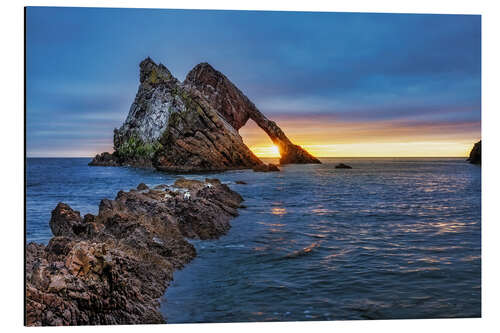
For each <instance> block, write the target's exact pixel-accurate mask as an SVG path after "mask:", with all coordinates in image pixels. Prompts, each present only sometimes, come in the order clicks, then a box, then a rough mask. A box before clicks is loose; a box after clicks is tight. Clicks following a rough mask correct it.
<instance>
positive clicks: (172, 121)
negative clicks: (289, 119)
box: [89, 58, 321, 172]
mask: <svg viewBox="0 0 500 333" xmlns="http://www.w3.org/2000/svg"><path fill="white" fill-rule="evenodd" d="M249 119H252V120H254V121H255V122H256V123H257V125H258V126H259V127H261V128H262V129H263V130H264V131H265V132H266V133H267V134H268V136H269V137H270V138H271V140H272V141H273V143H274V144H275V145H276V146H277V147H278V148H279V151H280V155H281V158H280V164H288V163H321V162H320V161H319V160H318V159H317V158H315V157H314V156H312V155H311V154H309V153H308V152H307V151H306V150H304V149H302V148H301V147H300V146H298V145H295V144H293V143H292V142H291V141H290V139H288V137H287V136H286V135H285V133H284V132H283V131H282V130H281V129H280V128H279V126H278V125H277V124H276V123H275V122H273V121H271V120H269V119H268V118H267V117H266V116H264V115H263V114H262V113H261V112H260V111H259V110H258V109H257V107H256V106H255V105H254V104H253V103H252V102H251V101H250V100H249V99H248V97H246V96H245V95H244V94H243V93H242V92H241V91H240V90H239V89H238V88H237V87H236V86H235V85H234V84H233V83H232V82H231V81H230V80H229V79H228V78H227V77H226V76H224V75H223V74H222V73H220V72H219V71H217V70H215V69H214V68H213V67H212V66H210V65H209V64H207V63H201V64H199V65H197V66H195V67H194V68H193V69H192V70H191V71H190V72H189V73H188V75H187V76H186V79H185V80H184V82H180V81H179V80H177V79H176V78H175V77H173V76H172V74H171V73H170V71H169V70H168V69H167V68H166V67H165V66H164V65H162V64H159V65H158V64H156V63H155V62H153V60H151V59H150V58H146V59H145V60H143V61H142V62H141V63H140V85H139V90H138V92H137V95H136V97H135V100H134V102H133V103H132V106H131V107H130V111H129V114H128V116H127V118H126V120H125V122H124V124H123V125H122V126H121V127H120V128H119V129H115V131H114V137H113V146H114V152H113V153H102V154H100V155H97V156H96V157H95V158H94V159H93V160H92V161H91V162H90V163H89V165H97V166H124V165H129V166H135V167H154V168H156V169H157V170H160V171H169V172H201V171H224V170H230V169H253V168H256V167H257V168H262V165H264V163H263V162H262V161H261V160H260V159H259V158H258V157H257V156H255V154H253V152H252V151H251V150H250V149H249V148H248V147H247V146H246V145H245V144H244V142H243V139H242V138H241V136H240V135H239V133H238V130H239V129H240V128H241V127H242V126H244V125H245V124H246V122H247V121H248V120H249Z"/></svg>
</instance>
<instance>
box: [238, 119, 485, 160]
mask: <svg viewBox="0 0 500 333" xmlns="http://www.w3.org/2000/svg"><path fill="white" fill-rule="evenodd" d="M277 124H278V125H279V126H281V128H282V129H283V131H285V133H286V134H287V136H288V138H289V139H290V140H292V142H293V143H295V144H298V145H300V146H301V147H302V148H304V149H306V150H307V151H308V152H309V153H311V154H313V155H314V156H316V157H466V156H468V154H469V152H470V150H471V149H472V146H473V143H474V142H476V141H478V140H479V139H480V137H479V136H478V135H477V133H479V132H480V129H479V128H480V124H478V123H450V124H449V125H448V126H443V125H442V124H440V127H439V129H436V128H435V126H433V125H432V124H427V125H426V126H424V125H422V126H411V127H409V126H403V125H401V124H400V125H399V126H398V125H397V124H395V123H391V122H385V123H384V122H379V123H376V124H374V123H370V124H359V123H356V124H350V123H342V122H338V123H336V122H335V121H333V120H332V121H327V120H325V119H320V120H317V121H315V120H313V117H309V118H307V121H306V120H298V119H286V117H285V118H280V119H279V121H277ZM239 133H240V135H241V136H242V138H243V141H244V142H245V143H246V144H247V146H248V147H249V148H250V149H251V150H252V152H253V153H254V154H255V155H257V156H258V157H264V158H266V157H269V158H271V157H272V158H276V157H279V156H280V155H279V151H278V149H277V147H276V146H275V145H273V143H272V141H271V139H270V138H269V137H268V136H267V134H266V133H265V132H264V131H263V130H262V129H260V128H259V127H258V126H257V124H255V122H253V121H252V120H249V121H248V123H247V124H246V125H245V126H244V127H242V128H241V129H240V130H239ZM457 133H458V134H457Z"/></svg>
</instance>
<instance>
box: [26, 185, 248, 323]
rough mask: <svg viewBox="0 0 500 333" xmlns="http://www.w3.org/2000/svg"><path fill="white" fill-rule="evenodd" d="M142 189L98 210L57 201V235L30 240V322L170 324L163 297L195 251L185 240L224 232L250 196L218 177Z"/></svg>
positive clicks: (120, 195)
mask: <svg viewBox="0 0 500 333" xmlns="http://www.w3.org/2000/svg"><path fill="white" fill-rule="evenodd" d="M138 188H140V189H132V190H130V191H129V192H124V191H120V192H118V194H117V196H116V198H115V199H114V200H109V199H103V200H102V201H101V203H100V205H99V213H98V214H97V215H92V214H87V215H85V216H84V217H82V216H81V215H80V212H78V211H75V210H73V209H72V208H71V207H70V206H68V205H66V204H64V203H59V204H58V205H57V207H56V208H55V209H54V210H53V212H52V217H51V220H50V227H51V230H52V232H53V234H54V237H53V238H52V239H51V240H50V241H49V243H48V244H47V246H45V245H42V244H36V243H30V244H28V245H27V249H26V324H27V325H29V326H45V325H106V324H152V323H163V322H165V318H163V317H162V315H161V314H160V312H159V298H160V297H161V296H162V295H163V294H164V292H165V289H166V288H167V287H168V285H169V283H170V281H171V280H172V278H173V272H174V270H176V269H180V268H182V267H183V266H184V265H185V264H187V263H188V262H189V261H191V260H192V259H193V258H194V257H195V256H196V251H195V249H194V247H193V246H192V245H191V244H190V243H189V242H188V241H187V240H186V238H196V239H214V238H218V237H220V236H221V235H224V234H225V233H226V232H227V231H228V230H229V228H230V224H229V221H230V219H231V218H233V217H234V216H237V215H238V211H237V209H238V208H239V207H240V204H241V202H242V201H243V199H242V198H241V196H240V195H239V194H238V193H236V192H234V191H232V190H231V189H229V187H227V186H226V185H225V184H221V183H220V181H218V180H216V179H207V180H206V181H204V182H203V181H190V180H186V179H180V180H178V181H177V182H176V186H175V187H173V186H167V185H159V186H156V187H154V188H153V189H149V188H148V187H147V186H146V185H145V184H140V186H138Z"/></svg>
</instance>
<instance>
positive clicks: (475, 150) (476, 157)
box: [467, 141, 481, 164]
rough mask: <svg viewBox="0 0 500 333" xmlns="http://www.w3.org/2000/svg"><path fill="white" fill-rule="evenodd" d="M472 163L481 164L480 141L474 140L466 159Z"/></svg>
mask: <svg viewBox="0 0 500 333" xmlns="http://www.w3.org/2000/svg"><path fill="white" fill-rule="evenodd" d="M467 161H469V162H470V163H472V164H481V141H479V142H476V143H475V144H474V147H472V150H471V151H470V154H469V158H468V159H467Z"/></svg>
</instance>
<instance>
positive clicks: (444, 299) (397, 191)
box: [26, 158, 481, 323]
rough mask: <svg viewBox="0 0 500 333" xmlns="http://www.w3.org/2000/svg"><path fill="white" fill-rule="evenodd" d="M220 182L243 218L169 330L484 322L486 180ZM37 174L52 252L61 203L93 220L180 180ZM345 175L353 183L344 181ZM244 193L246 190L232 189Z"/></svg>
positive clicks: (380, 169) (194, 282)
mask: <svg viewBox="0 0 500 333" xmlns="http://www.w3.org/2000/svg"><path fill="white" fill-rule="evenodd" d="M321 160H322V162H323V164H320V165H315V164H309V165H288V166H284V167H283V168H282V171H281V172H279V173H278V172H270V173H255V172H253V171H251V170H244V171H229V172H224V173H217V174H191V175H184V176H185V177H187V178H195V179H203V178H205V177H216V178H219V179H221V180H222V181H223V182H226V183H227V184H229V186H230V187H231V188H232V189H233V190H235V191H237V192H239V193H240V194H241V195H242V196H243V198H244V199H245V201H244V203H243V204H244V205H245V206H246V207H247V208H245V209H240V216H239V217H237V218H235V219H233V220H232V221H231V224H232V228H231V230H230V231H229V233H228V234H227V235H226V236H223V237H221V238H220V239H218V240H210V241H192V243H193V244H194V245H195V247H196V250H197V253H198V256H197V257H196V258H195V259H194V260H193V261H192V262H191V263H189V264H188V265H187V266H186V267H185V268H184V269H183V270H180V271H177V272H176V273H175V274H174V281H173V282H172V283H171V286H170V287H169V288H168V289H167V292H166V294H165V295H164V297H163V298H162V299H161V311H162V313H163V314H164V315H165V317H166V318H167V321H168V322H170V323H193V322H197V323H202V322H247V321H296V320H345V319H388V318H442V317H479V316H480V315H481V168H480V167H479V166H475V165H471V164H468V163H466V162H464V159H463V158H397V159H396V158H378V159H370V158H359V159H349V158H342V159H340V158H326V159H321ZM89 161H90V159H88V158H81V159H76V158H64V159H55V158H48V159H42V158H40V159H39V158H30V159H28V161H27V197H26V238H27V241H28V242H30V241H34V242H40V243H47V241H48V240H49V239H50V237H51V232H50V228H49V225H48V222H49V220H50V212H51V210H52V209H54V208H55V206H56V205H57V203H58V202H60V201H62V202H65V203H67V204H69V205H70V206H71V207H73V208H74V209H77V210H79V211H80V212H81V213H82V215H83V214H86V213H93V214H95V213H97V210H98V205H99V202H100V200H101V199H103V198H114V197H115V196H116V193H117V192H118V191H119V190H128V189H130V188H135V187H136V186H137V185H138V184H139V183H141V182H144V183H146V184H147V185H149V186H153V185H157V184H172V183H173V182H174V181H175V179H176V178H178V177H180V175H172V174H166V173H160V172H156V171H154V170H144V169H135V168H113V167H89V166H87V163H88V162H89ZM339 162H343V163H347V164H349V165H351V166H352V167H353V169H335V168H334V166H335V164H336V163H339ZM237 180H241V181H244V182H246V183H247V184H246V185H244V184H236V183H235V182H236V181H237Z"/></svg>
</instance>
